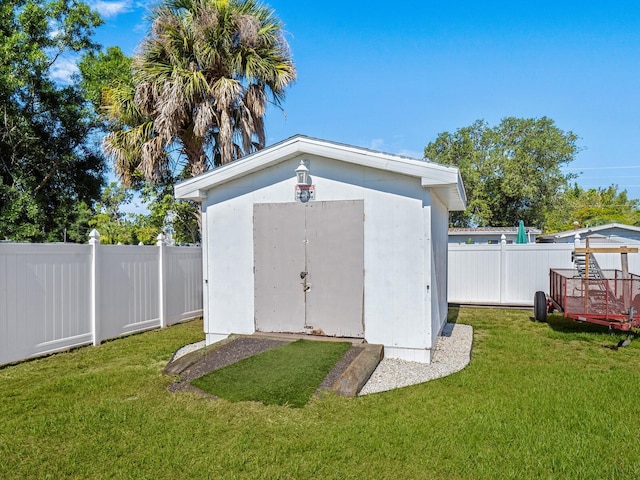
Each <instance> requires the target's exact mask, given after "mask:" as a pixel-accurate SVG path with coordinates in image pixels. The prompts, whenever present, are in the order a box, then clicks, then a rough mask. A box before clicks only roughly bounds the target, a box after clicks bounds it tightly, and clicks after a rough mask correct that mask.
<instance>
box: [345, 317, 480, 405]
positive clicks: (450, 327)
mask: <svg viewBox="0 0 640 480" xmlns="http://www.w3.org/2000/svg"><path fill="white" fill-rule="evenodd" d="M472 343H473V328H472V327H471V325H461V324H459V323H447V324H445V326H444V328H443V329H442V333H441V334H440V336H439V337H438V340H437V342H436V346H435V349H434V352H433V356H432V358H431V363H419V362H409V361H406V360H399V359H395V358H384V359H383V360H382V361H381V362H380V364H379V365H378V367H377V368H376V369H375V371H374V372H373V374H372V375H371V377H370V378H369V381H368V382H367V383H366V384H365V386H364V387H362V390H360V393H358V395H368V394H371V393H379V392H385V391H387V390H393V389H395V388H402V387H408V386H409V385H416V384H418V383H424V382H428V381H429V380H434V379H436V378H441V377H446V376H447V375H451V374H452V373H455V372H459V371H460V370H462V369H463V368H464V367H466V366H467V365H468V364H469V362H470V361H471V346H472Z"/></svg>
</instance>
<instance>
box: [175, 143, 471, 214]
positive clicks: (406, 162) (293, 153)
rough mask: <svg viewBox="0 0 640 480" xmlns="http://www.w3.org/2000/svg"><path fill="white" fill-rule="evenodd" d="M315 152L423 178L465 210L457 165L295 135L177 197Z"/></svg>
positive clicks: (202, 194) (199, 196)
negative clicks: (452, 165)
mask: <svg viewBox="0 0 640 480" xmlns="http://www.w3.org/2000/svg"><path fill="white" fill-rule="evenodd" d="M305 154H306V155H315V156H319V157H326V158H331V159H334V160H339V161H342V162H346V163H351V164H355V165H362V166H365V167H370V168H375V169H379V170H385V171H389V172H394V173H399V174H402V175H407V176H411V177H416V178H420V181H421V184H422V186H423V187H425V188H433V189H435V190H436V191H437V195H438V196H439V197H440V198H441V199H442V201H444V202H445V204H446V205H447V207H448V208H449V210H464V209H465V208H466V201H467V199H466V195H465V191H464V186H463V184H462V177H461V176H460V171H459V170H458V168H456V167H451V166H446V165H441V164H438V163H433V162H428V161H425V160H418V159H413V158H408V157H403V156H400V155H393V154H389V153H383V152H378V151H374V150H369V149H366V148H361V147H354V146H351V145H345V144H341V143H336V142H330V141H326V140H320V139H316V138H311V137H307V136H304V135H295V136H293V137H290V138H288V139H286V140H283V141H281V142H279V143H276V144H274V145H271V146H269V147H267V148H264V149H262V150H260V151H258V152H255V153H252V154H250V155H247V156H245V157H243V158H241V159H239V160H236V161H234V162H231V163H228V164H226V165H223V166H221V167H218V168H216V169H214V170H212V171H210V172H206V173H204V174H202V175H199V176H197V177H194V178H190V179H188V180H185V181H184V182H181V183H179V184H177V185H176V186H175V196H176V198H183V199H189V200H196V201H202V200H203V199H204V198H206V196H207V191H208V190H210V189H212V188H214V187H216V186H218V185H222V184H224V183H226V182H229V181H232V180H234V179H237V178H241V177H243V176H246V175H250V174H252V173H255V172H258V171H260V170H263V169H266V168H269V167H272V166H274V165H277V164H278V163H281V162H284V161H287V160H290V159H291V158H294V157H297V156H299V155H305Z"/></svg>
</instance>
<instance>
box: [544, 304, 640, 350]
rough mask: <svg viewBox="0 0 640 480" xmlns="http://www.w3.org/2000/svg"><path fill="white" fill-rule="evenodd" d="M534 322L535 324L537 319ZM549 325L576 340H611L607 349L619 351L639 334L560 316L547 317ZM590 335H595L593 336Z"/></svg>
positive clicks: (606, 346) (607, 344)
mask: <svg viewBox="0 0 640 480" xmlns="http://www.w3.org/2000/svg"><path fill="white" fill-rule="evenodd" d="M532 320H533V321H534V322H535V319H533V317H532ZM547 324H548V325H549V327H550V328H551V329H552V330H553V331H554V332H557V333H562V334H567V335H572V336H574V339H575V340H584V341H596V340H597V341H602V340H603V339H609V338H610V339H611V343H610V344H609V343H606V344H603V345H602V346H603V347H605V348H609V349H612V350H617V349H618V347H620V346H621V343H622V342H623V341H624V340H625V339H627V336H628V335H632V338H634V339H635V338H637V333H636V332H633V331H630V332H623V331H619V330H615V329H612V328H611V329H610V328H609V327H607V326H605V325H598V324H596V323H590V322H588V321H579V320H574V319H573V318H567V317H564V316H562V315H560V314H557V313H556V314H550V315H549V316H548V317H547ZM589 334H593V335H592V336H591V335H589Z"/></svg>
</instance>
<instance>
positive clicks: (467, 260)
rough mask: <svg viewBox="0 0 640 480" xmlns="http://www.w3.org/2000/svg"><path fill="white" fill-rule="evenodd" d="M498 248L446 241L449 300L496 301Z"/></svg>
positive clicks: (460, 301)
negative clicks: (453, 243)
mask: <svg viewBox="0 0 640 480" xmlns="http://www.w3.org/2000/svg"><path fill="white" fill-rule="evenodd" d="M500 255H501V252H500V248H496V245H474V244H472V245H449V267H448V272H449V273H448V301H449V303H487V304H499V303H500Z"/></svg>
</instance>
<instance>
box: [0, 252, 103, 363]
mask: <svg viewBox="0 0 640 480" xmlns="http://www.w3.org/2000/svg"><path fill="white" fill-rule="evenodd" d="M35 247H37V248H34V245H22V244H2V245H0V364H4V363H9V362H13V361H16V360H21V359H23V358H28V357H32V356H37V355H42V354H46V353H49V352H53V351H56V350H61V349H64V348H71V347H75V346H79V345H84V344H87V343H90V342H91V322H90V297H91V290H90V282H89V281H88V279H89V276H90V267H91V247H89V246H88V245H36V246H35Z"/></svg>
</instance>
